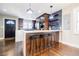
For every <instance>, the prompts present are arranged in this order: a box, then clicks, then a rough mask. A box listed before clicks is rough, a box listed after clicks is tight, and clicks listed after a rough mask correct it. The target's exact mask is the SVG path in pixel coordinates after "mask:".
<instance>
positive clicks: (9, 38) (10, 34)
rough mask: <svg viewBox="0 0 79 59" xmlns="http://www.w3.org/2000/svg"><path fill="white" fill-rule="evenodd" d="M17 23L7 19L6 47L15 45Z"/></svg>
mask: <svg viewBox="0 0 79 59" xmlns="http://www.w3.org/2000/svg"><path fill="white" fill-rule="evenodd" d="M15 32H16V21H15V20H12V19H5V45H10V44H14V43H15Z"/></svg>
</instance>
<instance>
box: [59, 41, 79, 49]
mask: <svg viewBox="0 0 79 59" xmlns="http://www.w3.org/2000/svg"><path fill="white" fill-rule="evenodd" d="M60 43H62V44H65V45H68V46H71V47H75V48H79V45H74V44H71V43H67V42H63V41H60Z"/></svg>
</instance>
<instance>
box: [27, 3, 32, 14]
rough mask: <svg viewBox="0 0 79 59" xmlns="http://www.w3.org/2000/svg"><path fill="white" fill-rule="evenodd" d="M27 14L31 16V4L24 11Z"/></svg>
mask: <svg viewBox="0 0 79 59" xmlns="http://www.w3.org/2000/svg"><path fill="white" fill-rule="evenodd" d="M26 12H27V14H32V13H33V10H32V9H31V4H29V8H28V9H27V10H26Z"/></svg>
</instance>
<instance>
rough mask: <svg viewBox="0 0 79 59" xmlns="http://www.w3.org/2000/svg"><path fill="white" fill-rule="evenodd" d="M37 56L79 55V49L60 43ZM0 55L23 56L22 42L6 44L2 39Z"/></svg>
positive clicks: (36, 54)
mask: <svg viewBox="0 0 79 59" xmlns="http://www.w3.org/2000/svg"><path fill="white" fill-rule="evenodd" d="M34 55H35V56H79V49H78V48H74V47H70V46H67V45H64V44H62V43H59V45H57V44H56V46H55V47H54V48H50V49H49V50H48V49H45V50H41V52H40V53H39V52H38V53H35V54H34ZM0 56H23V53H22V42H18V43H10V44H8V45H5V44H4V43H3V41H0Z"/></svg>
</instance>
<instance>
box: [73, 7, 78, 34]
mask: <svg viewBox="0 0 79 59" xmlns="http://www.w3.org/2000/svg"><path fill="white" fill-rule="evenodd" d="M72 17H73V18H72V19H73V24H72V26H73V29H74V32H75V33H76V34H79V7H78V8H76V9H74V10H73V16H72Z"/></svg>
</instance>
